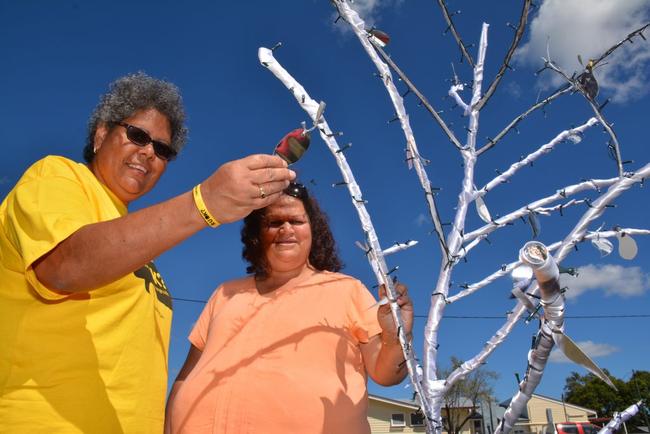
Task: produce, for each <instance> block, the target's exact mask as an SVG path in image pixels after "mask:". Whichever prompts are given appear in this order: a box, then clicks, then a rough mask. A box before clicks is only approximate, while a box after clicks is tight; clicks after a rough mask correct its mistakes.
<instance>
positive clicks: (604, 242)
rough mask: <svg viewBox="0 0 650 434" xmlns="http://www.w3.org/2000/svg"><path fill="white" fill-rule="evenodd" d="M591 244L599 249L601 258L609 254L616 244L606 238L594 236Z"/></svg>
mask: <svg viewBox="0 0 650 434" xmlns="http://www.w3.org/2000/svg"><path fill="white" fill-rule="evenodd" d="M591 244H593V245H594V246H595V247H596V248H597V249H598V251H599V252H600V256H601V258H602V257H604V256H607V255H609V254H610V253H612V251H613V250H614V245H613V244H612V242H611V241H609V240H608V239H606V238H594V239H593V240H591Z"/></svg>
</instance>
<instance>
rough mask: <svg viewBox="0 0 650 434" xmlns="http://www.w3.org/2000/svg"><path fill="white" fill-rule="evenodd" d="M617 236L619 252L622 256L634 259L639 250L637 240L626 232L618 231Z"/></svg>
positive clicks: (629, 259)
mask: <svg viewBox="0 0 650 434" xmlns="http://www.w3.org/2000/svg"><path fill="white" fill-rule="evenodd" d="M616 238H618V254H619V255H621V258H623V259H627V260H628V261H631V260H632V259H634V258H635V257H636V254H637V253H638V252H639V248H638V247H637V245H636V241H634V239H633V238H632V237H631V236H629V235H628V234H626V233H625V232H618V233H617V234H616Z"/></svg>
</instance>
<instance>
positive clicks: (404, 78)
mask: <svg viewBox="0 0 650 434" xmlns="http://www.w3.org/2000/svg"><path fill="white" fill-rule="evenodd" d="M373 46H374V47H375V50H377V52H378V53H379V55H380V56H381V58H382V59H383V60H384V62H386V63H387V64H388V65H389V66H390V67H391V68H392V69H393V71H395V72H396V73H397V75H398V76H399V77H400V78H401V79H402V81H403V82H404V83H405V84H406V86H407V87H408V88H409V90H410V91H411V92H413V93H414V94H415V95H416V96H417V97H418V99H419V100H420V102H421V103H422V105H423V106H424V107H425V108H426V109H427V110H428V111H429V113H431V116H433V119H435V121H436V122H437V123H438V125H439V126H440V128H442V131H444V133H445V134H446V135H447V137H448V138H449V141H451V143H453V145H454V146H455V147H456V148H458V149H460V148H462V145H461V144H460V142H459V141H458V139H457V138H456V135H455V134H454V133H453V131H451V130H450V129H449V127H448V126H447V124H446V123H445V121H444V120H443V119H442V117H440V115H439V114H438V112H437V111H436V109H435V108H433V106H432V105H431V104H430V103H429V101H428V100H427V99H426V97H425V96H424V95H423V94H422V92H420V91H419V90H418V88H416V87H415V85H414V84H413V82H411V80H409V78H408V77H407V76H406V74H404V72H403V71H402V70H401V69H400V68H399V67H398V66H397V64H396V63H395V62H394V61H393V59H392V58H391V57H390V56H389V55H388V54H386V52H385V51H384V50H383V49H382V48H381V47H380V46H379V45H377V44H376V43H373Z"/></svg>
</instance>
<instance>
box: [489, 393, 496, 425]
mask: <svg viewBox="0 0 650 434" xmlns="http://www.w3.org/2000/svg"><path fill="white" fill-rule="evenodd" d="M495 403H496V400H495ZM488 408H489V409H490V434H492V433H493V432H494V418H493V417H492V397H491V396H488Z"/></svg>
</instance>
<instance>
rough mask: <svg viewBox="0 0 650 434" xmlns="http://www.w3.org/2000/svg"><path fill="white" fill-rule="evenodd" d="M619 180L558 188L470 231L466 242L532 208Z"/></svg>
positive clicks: (515, 218) (597, 188)
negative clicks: (553, 192)
mask: <svg viewBox="0 0 650 434" xmlns="http://www.w3.org/2000/svg"><path fill="white" fill-rule="evenodd" d="M618 181H619V178H610V179H590V180H588V181H583V182H581V183H579V184H574V185H570V186H567V187H564V188H562V189H560V190H558V191H557V192H556V193H555V194H552V195H550V196H547V197H544V198H542V199H538V200H536V201H534V202H531V203H529V204H528V205H525V206H522V207H521V208H519V209H517V210H515V211H513V212H511V213H509V214H506V215H504V216H503V217H499V218H498V219H495V220H494V221H493V222H492V223H490V224H486V225H485V226H482V227H480V228H478V229H476V230H474V231H471V232H468V233H466V234H465V236H464V240H465V241H466V242H468V241H471V240H473V239H474V238H477V237H485V236H487V235H489V234H490V233H492V232H494V231H495V230H496V229H498V228H499V227H503V226H505V225H507V224H509V223H511V222H513V221H514V220H517V219H519V218H522V217H526V216H527V215H528V214H529V213H530V211H531V210H535V209H538V208H540V207H544V206H546V205H549V204H551V203H554V202H556V201H558V200H562V199H566V198H567V197H569V196H573V195H575V194H577V193H579V192H581V191H585V190H591V189H593V190H596V191H600V190H601V189H602V188H606V187H609V186H611V185H613V184H615V183H616V182H618Z"/></svg>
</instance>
